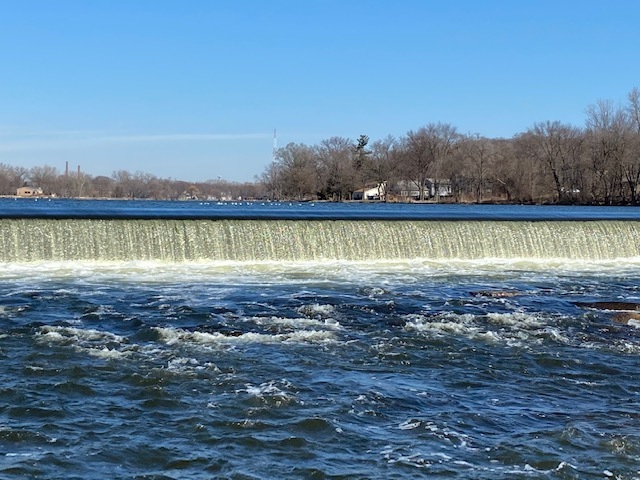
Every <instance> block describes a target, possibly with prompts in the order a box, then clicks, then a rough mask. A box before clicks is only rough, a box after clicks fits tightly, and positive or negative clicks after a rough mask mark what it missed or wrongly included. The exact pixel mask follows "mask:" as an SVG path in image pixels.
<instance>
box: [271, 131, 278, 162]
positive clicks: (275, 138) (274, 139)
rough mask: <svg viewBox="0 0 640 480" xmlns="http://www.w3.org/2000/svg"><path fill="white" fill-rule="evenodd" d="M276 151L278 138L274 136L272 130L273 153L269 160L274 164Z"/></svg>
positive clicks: (274, 133) (274, 132)
mask: <svg viewBox="0 0 640 480" xmlns="http://www.w3.org/2000/svg"><path fill="white" fill-rule="evenodd" d="M277 150H278V137H277V135H276V129H275V128H274V129H273V153H272V154H271V160H272V161H273V163H276V152H277Z"/></svg>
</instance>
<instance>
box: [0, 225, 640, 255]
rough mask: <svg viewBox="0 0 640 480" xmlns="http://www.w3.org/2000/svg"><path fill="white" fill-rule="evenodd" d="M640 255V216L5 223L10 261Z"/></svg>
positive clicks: (1, 234) (4, 251) (2, 231)
mask: <svg viewBox="0 0 640 480" xmlns="http://www.w3.org/2000/svg"><path fill="white" fill-rule="evenodd" d="M632 257H640V222H637V221H490V220H479V221H469V220H464V221H435V220H425V221H413V220H411V221H410V220H398V221H395V220H240V219H216V220H177V219H154V220H135V219H124V220H123V219H39V218H17V219H0V262H3V263H7V262H34V261H48V260H52V261H76V260H97V261H129V260H159V261H167V262H182V261H196V260H222V261H224V260H232V261H322V260H365V261H366V260H386V259H389V260H402V259H432V260H447V259H469V260H474V259H483V258H507V259H508V258H523V259H526V258H531V259H546V258H549V259H551V258H566V259H584V260H609V259H616V258H632Z"/></svg>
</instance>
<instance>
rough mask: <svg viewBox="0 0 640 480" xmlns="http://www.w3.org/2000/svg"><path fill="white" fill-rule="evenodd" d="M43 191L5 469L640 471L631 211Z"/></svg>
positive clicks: (10, 338)
mask: <svg viewBox="0 0 640 480" xmlns="http://www.w3.org/2000/svg"><path fill="white" fill-rule="evenodd" d="M42 203H44V205H36V204H35V202H33V201H21V202H15V201H11V202H9V201H7V202H0V214H2V215H0V216H2V217H3V219H2V220H0V232H1V236H0V242H1V243H0V360H1V362H2V366H3V368H2V369H1V370H0V478H82V479H87V478H123V479H124V478H141V479H156V478H158V479H159V478H162V479H171V478H175V479H178V478H180V479H182V478H194V479H204V478H236V479H253V478H255V479H263V478H264V479H267V478H318V479H321V478H344V479H365V478H384V479H394V478H397V479H409V478H416V477H418V476H423V475H425V476H426V475H433V476H434V477H436V478H438V477H452V478H463V479H475V478H492V479H496V478H497V479H499V478H504V479H507V478H562V479H565V478H575V479H584V478H587V479H588V478H593V479H596V478H597V479H601V478H621V479H634V478H640V434H639V433H638V432H640V414H639V411H640V408H639V407H640V386H639V385H638V379H639V374H640V365H639V359H640V315H639V314H640V311H639V312H636V311H635V308H636V304H638V305H640V282H639V281H638V274H639V272H640V216H638V218H636V216H637V215H638V214H637V213H636V211H635V209H623V210H616V209H554V208H551V207H550V208H548V209H546V210H545V209H541V208H536V207H531V208H525V207H505V208H499V207H493V208H492V207H482V208H475V209H474V208H466V209H463V208H462V207H460V208H458V207H443V206H438V205H414V206H380V205H378V206H376V205H344V206H325V205H302V206H301V205H284V206H277V205H265V206H259V205H255V204H253V205H248V204H243V205H201V204H193V203H180V204H175V203H174V204H169V203H167V204H163V203H153V202H146V203H145V202H128V203H126V202H125V203H120V202H99V201H93V202H62V201H56V202H54V201H52V202H42V201H40V204H42ZM264 212H268V213H267V214H264ZM422 217H423V218H422ZM602 302H607V303H602Z"/></svg>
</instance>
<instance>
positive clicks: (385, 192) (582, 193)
mask: <svg viewBox="0 0 640 480" xmlns="http://www.w3.org/2000/svg"><path fill="white" fill-rule="evenodd" d="M23 185H29V186H31V187H33V188H40V189H42V191H43V193H44V194H46V195H56V196H59V197H102V198H140V199H144V198H151V199H199V198H203V199H204V198H207V199H238V198H245V199H247V198H262V199H269V200H300V201H305V200H329V201H344V200H353V199H359V198H364V199H366V198H367V194H366V193H365V192H366V191H367V189H370V190H369V191H372V192H375V193H374V195H372V196H371V198H375V199H376V200H383V201H412V200H418V201H434V200H437V201H448V202H476V203H482V202H504V203H561V204H590V205H638V204H639V203H640V89H638V88H633V89H632V90H631V91H630V92H629V94H628V97H627V101H626V103H625V104H624V105H616V104H615V103H614V102H612V101H610V100H599V101H597V102H596V103H595V104H592V105H589V106H588V107H587V109H586V119H585V124H584V126H583V127H578V126H574V125H570V124H567V123H562V122H560V121H543V122H538V123H535V124H534V125H533V126H531V127H530V128H528V129H527V130H526V131H525V132H522V133H518V134H516V135H514V136H513V137H512V138H486V137H482V136H480V135H479V134H463V133H461V132H459V131H458V129H457V128H456V127H455V126H454V125H451V124H449V123H441V122H437V123H428V124H427V125H425V126H423V127H420V128H418V129H416V130H410V131H409V132H407V133H406V134H405V135H404V136H401V137H400V138H394V137H392V136H388V137H386V138H384V139H380V140H375V141H370V139H369V137H368V136H366V135H361V136H360V137H359V138H358V139H357V140H355V141H354V140H352V139H349V138H344V137H331V138H328V139H325V140H322V141H321V142H320V143H318V144H316V145H306V144H303V143H290V144H288V145H286V146H285V147H283V148H280V149H278V150H276V151H275V152H274V156H273V159H272V161H271V162H270V163H269V165H267V167H266V168H265V170H264V171H263V172H262V173H261V174H259V175H258V176H257V177H256V178H255V181H254V182H247V183H235V182H228V181H225V180H209V181H205V182H195V183H192V182H185V181H181V180H174V179H163V178H158V177H156V176H154V175H152V174H149V173H145V172H135V173H131V172H128V171H124V170H120V171H116V172H114V173H113V175H112V176H111V177H106V176H97V177H92V176H91V175H88V174H85V173H80V172H78V173H73V174H60V173H59V172H58V170H57V169H56V168H55V167H51V166H49V165H45V166H41V167H33V168H31V169H26V168H23V167H16V166H11V165H6V164H2V163H0V195H13V194H15V193H16V189H17V188H18V187H20V186H23Z"/></svg>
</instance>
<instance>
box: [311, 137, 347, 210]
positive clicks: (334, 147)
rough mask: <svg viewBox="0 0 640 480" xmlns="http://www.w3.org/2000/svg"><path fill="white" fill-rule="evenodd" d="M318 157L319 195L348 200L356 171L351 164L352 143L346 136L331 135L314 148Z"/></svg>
mask: <svg viewBox="0 0 640 480" xmlns="http://www.w3.org/2000/svg"><path fill="white" fill-rule="evenodd" d="M315 154H316V157H317V159H318V170H319V178H320V187H321V191H320V195H321V197H324V198H327V199H332V200H337V201H342V200H348V199H349V196H350V194H351V192H353V191H354V190H355V185H356V171H355V169H354V164H353V161H352V160H353V158H352V157H353V143H352V142H351V140H349V139H348V138H344V137H331V138H328V139H326V140H322V141H321V142H320V145H318V146H317V147H316V148H315Z"/></svg>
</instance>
